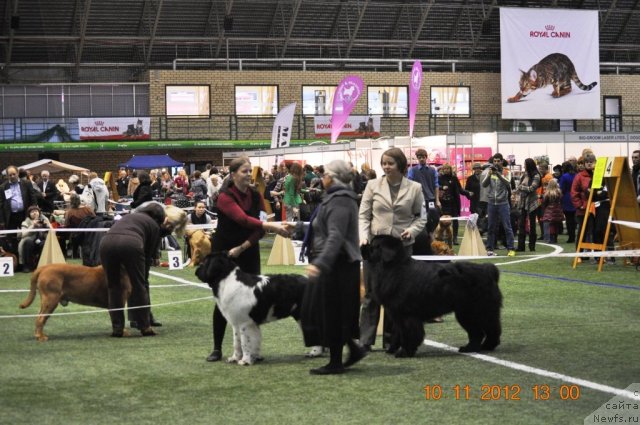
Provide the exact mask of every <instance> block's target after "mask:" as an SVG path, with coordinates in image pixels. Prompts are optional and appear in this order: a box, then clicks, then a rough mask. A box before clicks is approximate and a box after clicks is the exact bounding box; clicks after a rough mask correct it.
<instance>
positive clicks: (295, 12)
mask: <svg viewBox="0 0 640 425" xmlns="http://www.w3.org/2000/svg"><path fill="white" fill-rule="evenodd" d="M300 6H302V0H298V1H296V2H295V4H294V5H293V13H292V14H291V19H290V20H289V28H287V35H286V37H285V39H284V44H283V45H282V53H281V54H280V57H284V56H285V54H286V53H287V46H288V45H289V40H291V34H292V33H293V27H294V26H295V25H296V19H298V12H299V11H300Z"/></svg>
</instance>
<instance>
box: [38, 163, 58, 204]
mask: <svg viewBox="0 0 640 425" xmlns="http://www.w3.org/2000/svg"><path fill="white" fill-rule="evenodd" d="M38 189H40V193H41V194H42V196H41V197H40V198H39V199H38V206H39V207H40V209H41V210H42V212H45V213H49V214H51V213H52V212H53V206H54V204H53V201H55V200H56V199H58V197H59V196H60V191H59V190H58V188H57V187H56V185H55V183H54V182H52V181H51V180H49V171H47V170H42V172H41V173H40V182H39V183H38Z"/></svg>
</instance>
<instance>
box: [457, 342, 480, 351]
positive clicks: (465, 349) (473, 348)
mask: <svg viewBox="0 0 640 425" xmlns="http://www.w3.org/2000/svg"><path fill="white" fill-rule="evenodd" d="M479 351H480V347H476V346H474V345H470V344H469V345H465V346H463V347H460V348H458V352H459V353H477V352H479Z"/></svg>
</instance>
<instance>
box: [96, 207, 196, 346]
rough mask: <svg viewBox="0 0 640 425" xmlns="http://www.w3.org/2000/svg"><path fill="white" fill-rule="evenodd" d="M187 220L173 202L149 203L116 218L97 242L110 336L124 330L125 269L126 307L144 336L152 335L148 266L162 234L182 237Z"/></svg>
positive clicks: (121, 333)
mask: <svg viewBox="0 0 640 425" xmlns="http://www.w3.org/2000/svg"><path fill="white" fill-rule="evenodd" d="M186 223H187V215H186V213H185V212H184V211H182V210H180V209H179V208H176V207H174V206H172V205H168V206H163V205H162V204H160V203H156V202H149V203H148V204H146V205H143V206H142V207H140V208H139V209H138V210H137V211H136V212H135V213H132V214H128V215H126V216H124V217H123V218H122V219H120V220H119V221H117V222H116V223H115V224H114V225H113V226H111V228H110V229H109V231H108V232H107V234H106V235H105V236H104V237H103V238H102V241H101V243H100V259H101V261H102V266H103V267H104V270H105V273H106V275H107V284H108V287H109V315H110V316H111V325H112V327H113V332H112V334H111V336H114V337H122V336H123V335H125V332H124V325H125V320H124V311H123V310H122V309H123V308H124V305H121V303H122V301H121V300H122V286H121V282H120V271H121V269H122V268H124V269H125V270H126V272H127V274H128V275H129V280H130V281H131V295H130V297H129V301H128V303H127V304H128V306H129V307H142V308H136V309H133V310H132V311H131V312H132V313H133V314H132V316H133V317H135V321H136V322H137V324H138V328H139V329H140V332H141V333H142V335H143V336H153V335H155V334H156V333H155V331H154V330H153V328H151V317H150V311H151V308H150V307H149V303H150V301H149V290H148V279H149V269H150V268H151V264H152V262H153V259H154V257H155V254H156V252H157V249H158V246H159V244H160V240H161V238H162V237H163V236H166V235H169V234H171V233H172V232H173V231H175V232H176V234H178V235H179V236H182V234H183V232H184V228H185V226H186Z"/></svg>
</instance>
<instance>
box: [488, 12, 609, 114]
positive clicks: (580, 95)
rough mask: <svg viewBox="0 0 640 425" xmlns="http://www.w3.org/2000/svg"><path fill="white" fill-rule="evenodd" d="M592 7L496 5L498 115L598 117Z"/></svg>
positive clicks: (596, 40)
mask: <svg viewBox="0 0 640 425" xmlns="http://www.w3.org/2000/svg"><path fill="white" fill-rule="evenodd" d="M598 34H599V30H598V11H597V10H568V9H537V8H536V9H533V8H508V7H507V8H504V7H503V8H500V61H501V85H502V95H501V103H502V118H503V119H599V118H600V54H599V48H600V46H599V35H598Z"/></svg>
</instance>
